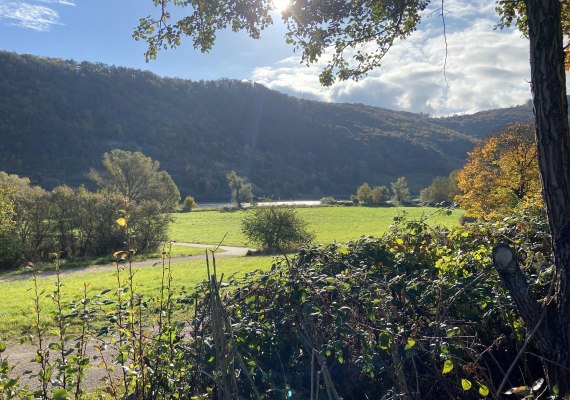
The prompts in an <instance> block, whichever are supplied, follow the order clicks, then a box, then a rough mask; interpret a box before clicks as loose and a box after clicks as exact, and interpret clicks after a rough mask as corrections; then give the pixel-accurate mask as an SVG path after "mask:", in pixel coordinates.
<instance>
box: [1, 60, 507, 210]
mask: <svg viewBox="0 0 570 400" xmlns="http://www.w3.org/2000/svg"><path fill="white" fill-rule="evenodd" d="M497 113H500V111H497ZM453 118H456V119H453ZM453 118H451V119H430V118H427V117H425V116H420V115H416V114H411V113H402V112H394V111H389V110H385V109H380V108H374V107H368V106H363V105H354V104H331V103H321V102H315V101H306V100H300V99H297V98H294V97H290V96H287V95H284V94H281V93H278V92H275V91H271V90H269V89H267V88H265V87H264V86H261V85H258V84H254V83H250V82H240V81H232V80H219V81H207V82H204V81H200V82H193V81H188V80H181V79H169V78H161V77H158V76H156V75H154V74H152V73H150V72H146V71H140V70H133V69H128V68H123V67H114V66H108V65H103V64H92V63H87V62H82V63H77V62H75V61H66V60H61V59H46V58H39V57H35V56H27V55H25V56H24V55H17V54H15V53H8V52H0V170H4V171H7V172H10V173H16V174H19V175H23V176H28V177H30V178H31V179H32V181H33V182H35V183H37V184H40V185H42V186H45V187H47V188H51V187H54V186H57V185H60V184H64V183H65V184H69V185H73V186H77V185H80V184H86V185H90V182H89V180H88V179H87V177H86V176H85V174H86V173H87V172H88V171H89V169H90V168H98V167H99V166H100V160H101V156H102V154H103V153H104V152H106V151H109V150H111V149H113V148H121V149H125V150H132V151H135V150H140V151H142V152H143V153H145V154H146V155H148V156H151V157H152V158H154V159H157V160H159V161H160V162H161V165H162V167H163V168H164V169H166V170H167V171H168V172H169V173H170V174H171V176H172V177H173V179H174V180H175V182H176V184H177V185H178V186H179V188H180V190H181V192H182V193H183V195H186V194H192V195H194V196H196V197H197V199H198V201H205V200H216V199H226V198H227V197H228V189H227V184H226V180H225V175H226V173H227V171H228V170H230V169H234V170H236V171H237V172H238V173H239V174H240V175H245V176H247V177H249V178H250V180H251V181H252V182H253V184H254V192H255V194H256V195H269V196H273V197H276V198H278V197H299V196H312V197H315V196H316V197H318V196H322V195H348V194H349V193H352V192H354V190H355V188H356V187H357V186H358V184H360V183H362V182H364V181H368V182H369V183H371V184H383V185H388V184H389V183H390V182H391V181H394V180H395V179H396V178H397V177H399V176H406V177H407V178H408V180H409V182H410V183H411V187H412V189H413V190H415V191H418V190H419V189H420V188H422V187H424V186H426V185H427V184H429V182H430V181H431V179H432V178H433V177H434V176H437V175H447V174H448V173H449V172H450V171H452V170H454V169H456V168H458V167H460V166H461V165H462V164H463V162H464V160H465V155H466V152H467V151H468V150H470V149H471V148H472V146H473V144H474V142H475V140H476V138H475V136H477V135H476V133H477V129H478V128H477V126H476V124H475V123H474V122H473V121H470V120H469V118H468V116H462V117H453ZM457 118H459V119H457ZM482 118H483V117H482ZM477 120H479V119H477ZM474 134H475V136H474Z"/></svg>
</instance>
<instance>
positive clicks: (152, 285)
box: [0, 256, 273, 338]
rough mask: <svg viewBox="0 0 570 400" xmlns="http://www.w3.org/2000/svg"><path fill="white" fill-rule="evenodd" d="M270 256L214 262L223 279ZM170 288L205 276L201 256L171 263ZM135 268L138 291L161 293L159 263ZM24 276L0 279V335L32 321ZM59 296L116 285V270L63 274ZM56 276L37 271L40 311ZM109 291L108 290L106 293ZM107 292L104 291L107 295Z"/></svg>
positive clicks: (29, 283) (29, 284)
mask: <svg viewBox="0 0 570 400" xmlns="http://www.w3.org/2000/svg"><path fill="white" fill-rule="evenodd" d="M272 260H273V257H268V256H264V257H232V258H219V259H218V260H217V262H216V265H217V272H218V276H221V274H224V280H227V278H228V277H230V276H232V275H234V274H236V276H240V277H241V276H243V275H244V274H245V273H247V272H250V271H254V270H257V269H268V268H270V267H271V264H272ZM171 268H172V277H173V280H172V289H173V290H174V292H178V293H180V292H182V291H188V290H190V291H191V290H193V289H194V287H196V285H197V284H199V283H200V282H202V281H204V280H205V279H206V277H207V270H206V263H205V261H204V260H196V261H187V262H177V263H172V265H171ZM133 270H134V271H135V278H134V282H135V287H136V291H137V292H138V293H139V294H143V295H144V296H145V298H151V297H156V296H158V294H159V293H160V288H161V283H162V267H161V266H160V265H158V266H154V267H140V268H133ZM120 273H121V280H122V281H124V280H125V279H126V278H127V271H126V267H123V268H122V270H121V272H120ZM22 278H23V279H19V280H15V281H10V282H0V304H1V305H2V306H1V307H0V320H1V321H2V324H0V338H15V337H17V336H18V335H19V334H20V332H21V331H22V330H23V329H24V328H26V327H27V326H29V325H30V324H31V323H32V320H33V318H34V315H35V314H34V308H33V304H34V300H33V299H34V293H33V280H32V278H31V276H27V277H22ZM61 281H62V298H63V302H64V304H66V303H69V301H70V300H72V299H74V298H76V297H77V296H80V295H81V293H82V291H83V285H84V284H87V285H88V296H94V295H97V294H100V293H101V292H102V291H103V290H106V289H114V288H116V287H117V271H116V269H114V268H110V269H108V270H106V271H103V272H97V273H84V274H71V275H62V276H61ZM55 282H56V276H54V275H50V276H45V277H42V274H41V273H40V274H39V275H38V289H39V290H40V291H41V292H42V294H41V296H40V299H41V311H42V315H44V316H45V315H49V313H50V312H53V311H55V310H56V306H55V303H54V301H53V300H52V299H51V298H50V295H51V294H52V293H53V292H54V290H55V288H56V285H55ZM109 294H110V293H109ZM109 294H107V295H109Z"/></svg>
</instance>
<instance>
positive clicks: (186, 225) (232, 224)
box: [170, 207, 463, 246]
mask: <svg viewBox="0 0 570 400" xmlns="http://www.w3.org/2000/svg"><path fill="white" fill-rule="evenodd" d="M436 211H437V208H433V207H387V208H384V207H301V208H297V213H298V214H299V216H301V217H302V218H304V219H305V220H306V221H307V223H308V228H309V230H311V231H313V232H315V233H316V241H317V242H318V243H332V242H334V241H337V242H345V241H347V240H352V239H357V238H359V237H360V236H363V235H365V236H369V235H372V236H380V235H382V234H383V233H385V232H386V231H387V230H388V229H389V227H390V225H391V224H392V223H393V221H394V216H396V215H400V214H402V213H404V212H405V213H407V215H408V218H409V219H418V218H420V217H421V216H422V215H428V214H434V213H435V212H436ZM246 212H247V211H244V210H240V211H203V212H194V213H192V212H190V213H184V214H175V215H174V223H173V224H172V226H171V228H170V238H171V239H172V240H175V241H178V242H191V243H206V244H215V243H218V242H219V241H220V240H221V239H222V237H223V236H224V234H225V233H226V232H227V236H226V238H225V239H224V244H225V245H229V246H247V245H248V243H247V239H246V238H245V237H244V236H243V234H242V233H241V221H242V219H243V217H244V215H245V213H246ZM462 214H463V211H462V210H455V211H453V213H452V214H451V215H449V216H448V215H444V214H443V213H436V214H435V215H434V216H433V217H432V218H431V219H430V221H431V222H430V223H431V224H433V225H445V226H455V225H458V224H459V217H460V216H461V215H462Z"/></svg>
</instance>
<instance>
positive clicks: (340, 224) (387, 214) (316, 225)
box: [0, 207, 463, 338]
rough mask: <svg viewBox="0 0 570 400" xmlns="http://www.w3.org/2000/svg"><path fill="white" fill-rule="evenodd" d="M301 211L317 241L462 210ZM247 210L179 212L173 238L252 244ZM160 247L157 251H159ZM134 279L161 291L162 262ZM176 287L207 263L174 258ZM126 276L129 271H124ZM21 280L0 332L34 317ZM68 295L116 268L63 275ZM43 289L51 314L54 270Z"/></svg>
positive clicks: (3, 299)
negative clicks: (245, 223) (244, 225)
mask: <svg viewBox="0 0 570 400" xmlns="http://www.w3.org/2000/svg"><path fill="white" fill-rule="evenodd" d="M297 212H298V214H299V215H300V216H301V217H302V218H304V219H305V220H306V221H307V224H308V227H309V230H311V231H313V232H315V233H316V242H317V243H331V242H334V241H336V242H345V241H348V240H352V239H357V238H358V237H360V236H362V235H367V236H369V235H372V236H379V235H382V234H383V233H385V232H386V231H387V230H388V229H389V228H390V225H392V224H393V223H394V217H395V216H399V215H400V216H401V215H406V216H407V218H408V219H418V218H422V217H424V216H427V215H430V218H429V219H428V221H429V223H430V224H433V225H445V226H454V225H457V224H458V223H459V217H460V216H461V215H462V213H463V212H462V211H461V210H455V211H453V213H452V214H451V215H446V214H445V213H443V212H441V211H438V209H436V208H429V207H391V208H380V207H379V208H367V207H304V208H297ZM245 213H247V211H244V210H238V211H200V212H190V213H180V214H175V215H174V223H173V224H172V226H171V228H170V239H171V240H174V241H178V242H192V243H203V244H217V243H219V242H220V241H221V240H222V238H223V237H224V235H225V239H224V241H223V244H224V245H229V246H247V245H251V244H248V242H247V240H246V238H245V237H244V236H243V234H242V233H241V221H242V219H243V217H244V215H245ZM203 251H204V250H203V249H200V248H193V247H186V246H180V245H176V244H174V245H173V247H172V252H171V255H172V257H181V256H188V255H195V254H203ZM159 254H160V251H159V252H157V253H155V254H154V255H152V256H155V257H158V256H159ZM272 260H273V257H231V258H219V259H218V262H217V265H218V272H219V274H221V273H223V274H224V275H225V277H228V276H230V275H232V274H238V275H240V276H243V274H245V273H247V272H250V271H254V270H257V269H267V268H270V267H271V263H272ZM135 270H136V274H135V282H136V288H137V291H138V292H139V293H141V294H144V295H145V296H146V297H156V296H157V295H158V293H159V291H160V285H161V279H162V269H161V267H160V266H155V267H141V268H136V269H135ZM172 275H173V289H174V290H175V291H181V290H183V289H185V290H192V289H193V288H194V287H195V286H196V285H197V284H198V283H200V282H202V281H203V280H205V278H206V265H205V261H203V260H196V261H189V262H188V261H187V262H173V263H172ZM122 276H123V277H126V272H122ZM22 278H23V279H21V280H15V281H10V282H0V304H1V307H0V319H1V320H2V322H3V323H2V324H1V325H0V337H10V338H14V337H17V336H18V335H19V334H20V332H21V331H22V330H23V329H24V328H25V327H26V326H28V325H29V324H30V323H31V321H32V318H33V307H32V305H33V293H32V287H33V283H32V280H31V278H30V277H22ZM62 281H63V287H62V293H63V298H64V301H67V302H68V301H70V300H71V299H73V298H74V297H75V296H78V295H79V294H80V293H81V291H82V288H83V285H84V283H86V284H88V288H89V294H90V295H96V294H98V293H101V291H103V290H105V289H113V288H116V287H117V277H116V270H115V269H113V268H110V269H108V270H105V271H104V272H93V273H89V272H86V273H83V274H71V275H64V276H62ZM38 283H39V287H40V290H41V291H42V292H43V294H42V296H41V300H42V313H43V315H49V312H51V311H54V310H55V304H54V303H53V301H52V300H51V299H50V298H49V296H50V294H51V293H52V292H53V291H54V290H55V276H49V277H48V276H46V277H42V276H41V274H40V275H39V279H38Z"/></svg>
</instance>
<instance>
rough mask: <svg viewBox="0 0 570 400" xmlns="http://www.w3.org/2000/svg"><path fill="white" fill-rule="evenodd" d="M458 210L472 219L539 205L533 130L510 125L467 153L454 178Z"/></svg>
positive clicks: (495, 215)
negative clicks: (466, 212) (459, 190)
mask: <svg viewBox="0 0 570 400" xmlns="http://www.w3.org/2000/svg"><path fill="white" fill-rule="evenodd" d="M457 184H458V186H459V189H461V191H462V193H461V194H460V195H458V196H457V199H458V200H459V202H460V203H461V207H463V208H465V209H466V210H467V211H468V213H469V214H470V215H472V216H474V217H479V218H485V219H493V218H496V217H499V216H504V215H506V214H508V213H509V212H512V210H513V209H514V208H515V207H516V206H518V205H519V204H521V203H527V204H531V203H538V204H542V202H541V200H540V198H541V187H540V177H539V173H538V158H537V151H536V144H535V142H534V131H533V127H532V126H531V125H529V124H526V125H525V124H515V125H510V126H509V127H507V128H506V129H504V130H503V131H501V132H499V133H497V134H495V135H493V136H490V137H489V138H487V140H485V141H484V143H482V144H481V145H480V146H477V147H476V148H475V149H474V150H473V151H471V152H470V153H469V159H468V160H467V163H466V164H465V166H464V167H463V168H462V169H461V170H460V171H459V172H458V174H457Z"/></svg>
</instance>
